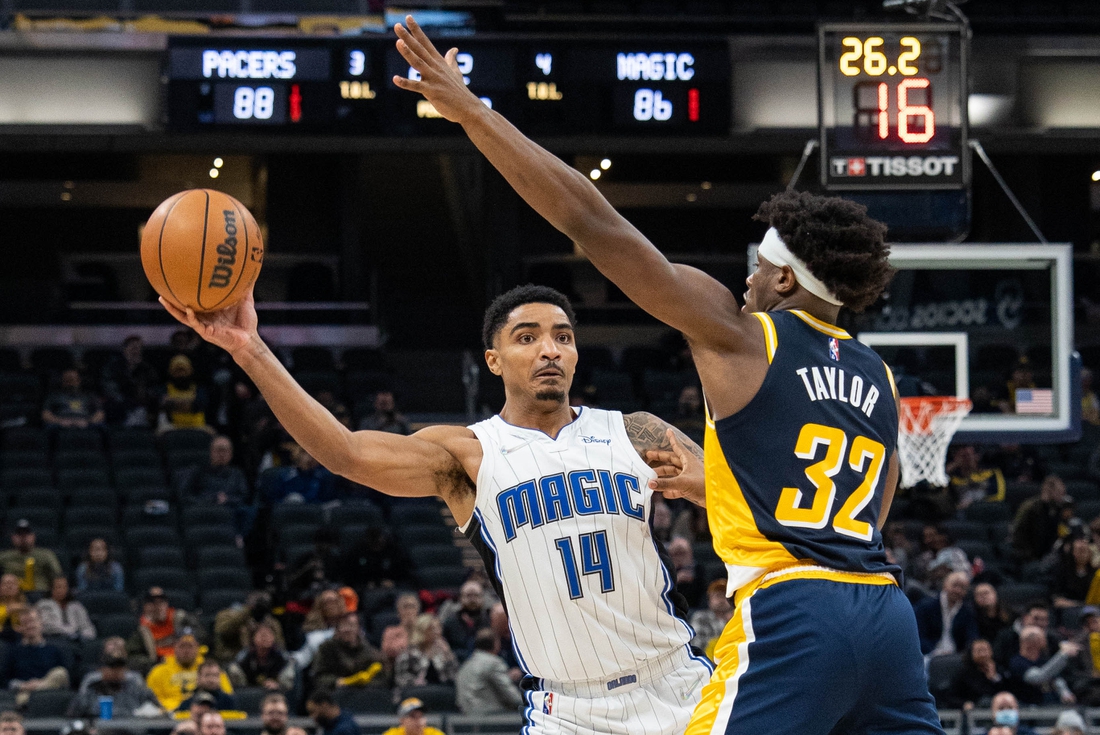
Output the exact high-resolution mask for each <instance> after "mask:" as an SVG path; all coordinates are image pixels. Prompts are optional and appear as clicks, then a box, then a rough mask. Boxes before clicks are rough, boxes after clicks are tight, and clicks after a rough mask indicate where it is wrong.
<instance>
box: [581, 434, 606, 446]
mask: <svg viewBox="0 0 1100 735" xmlns="http://www.w3.org/2000/svg"><path fill="white" fill-rule="evenodd" d="M581 441H582V442H584V443H585V444H606V445H607V446H609V447H610V446H611V439H610V438H607V439H603V438H600V437H598V436H582V437H581Z"/></svg>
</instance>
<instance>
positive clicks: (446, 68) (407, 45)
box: [393, 15, 484, 123]
mask: <svg viewBox="0 0 1100 735" xmlns="http://www.w3.org/2000/svg"><path fill="white" fill-rule="evenodd" d="M406 26H407V27H406ZM393 29H394V31H395V32H396V33H397V50H398V51H399V52H400V53H401V55H402V56H404V57H405V61H407V62H409V66H411V67H412V68H413V69H416V71H417V72H418V73H419V74H420V79H419V80H417V81H414V80H412V79H407V78H405V77H402V76H394V78H393V83H394V84H396V85H397V86H398V87H401V88H402V89H407V90H409V91H410V92H419V93H420V94H422V95H424V98H425V99H426V100H428V101H429V102H431V103H432V106H433V107H435V109H436V111H437V112H439V114H440V115H442V116H443V117H445V118H446V119H448V120H450V121H451V122H456V123H462V122H463V121H464V120H465V119H467V118H468V117H469V116H470V115H471V114H473V113H476V112H479V111H480V109H484V103H483V102H482V101H481V100H479V99H478V98H477V97H476V96H475V95H474V94H473V93H472V92H471V91H470V90H468V89H467V88H466V83H465V82H464V81H463V80H462V72H460V71H459V70H458V63H457V62H456V61H455V57H456V56H457V55H458V49H456V48H452V49H451V50H450V51H448V52H447V55H446V57H444V56H441V55H440V54H439V52H438V51H436V49H435V46H433V45H432V42H431V41H429V40H428V37H427V35H425V34H424V31H423V29H421V27H420V25H419V24H418V23H417V22H416V21H415V20H413V17H412V16H411V15H406V16H405V25H404V26H403V25H401V24H400V23H398V24H397V25H395V26H394V27H393Z"/></svg>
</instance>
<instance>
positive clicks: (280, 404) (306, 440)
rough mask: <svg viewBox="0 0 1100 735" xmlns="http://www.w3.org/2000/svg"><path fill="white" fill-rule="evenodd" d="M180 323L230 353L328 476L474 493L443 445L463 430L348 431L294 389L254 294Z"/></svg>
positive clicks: (181, 316)
mask: <svg viewBox="0 0 1100 735" xmlns="http://www.w3.org/2000/svg"><path fill="white" fill-rule="evenodd" d="M160 301H161V304H163V305H164V308H165V309H167V310H168V311H169V313H171V314H172V316H174V317H175V318H176V319H177V320H179V321H180V322H182V323H183V324H185V325H187V326H189V327H191V328H193V329H194V330H195V331H196V332H198V333H199V336H201V337H202V338H203V339H205V340H206V341H208V342H210V343H211V344H214V345H216V346H218V347H221V348H222V349H224V350H225V351H226V352H228V353H229V354H230V355H231V356H232V357H233V359H234V361H236V363H237V364H238V365H240V366H241V368H242V369H243V370H244V371H245V372H246V373H248V377H249V378H251V379H252V381H253V382H254V383H255V384H256V387H257V388H259V390H260V392H261V393H262V394H263V396H264V398H265V399H266V400H267V403H268V405H269V406H270V407H271V410H272V412H273V413H274V414H275V417H276V418H278V419H279V422H280V423H281V424H282V425H283V427H284V428H285V429H286V430H287V431H288V432H290V435H291V436H292V437H294V440H295V441H297V442H298V443H299V444H300V445H301V446H302V448H303V449H305V450H306V451H307V452H309V454H310V455H311V456H312V457H314V458H315V459H316V460H317V461H318V462H320V463H321V464H322V465H324V466H325V467H327V468H328V469H329V470H331V471H332V472H334V473H336V474H338V475H342V476H344V477H347V478H349V479H351V480H354V481H355V482H358V483H360V484H363V485H368V486H370V487H373V488H375V489H377V490H379V491H381V492H384V493H386V494H388V495H400V496H410V497H413V496H425V495H442V496H444V498H445V499H447V500H450V499H452V496H453V494H454V493H456V492H461V491H463V490H464V489H465V488H467V487H469V488H472V487H473V485H472V483H470V481H469V477H468V476H467V475H466V473H465V471H464V470H463V467H462V464H461V463H460V462H459V461H458V460H457V459H456V458H455V456H454V454H452V453H451V452H450V451H448V450H447V449H446V448H445V447H444V444H446V443H448V442H454V441H455V439H456V438H457V436H456V435H457V433H458V432H462V431H466V430H465V429H462V428H461V427H433V428H432V429H428V430H425V431H422V432H418V433H417V434H414V435H413V436H399V435H396V434H388V433H386V432H381V431H356V432H353V431H350V430H348V429H347V427H345V426H344V425H343V424H341V423H340V422H339V421H337V420H336V417H334V416H333V415H332V414H331V413H330V412H329V411H328V410H327V409H326V408H325V407H324V406H322V405H321V404H320V403H318V402H317V401H316V400H314V398H313V397H312V396H310V395H309V394H308V393H306V391H305V390H304V389H303V388H302V386H300V385H298V383H297V381H295V380H294V378H293V377H292V376H291V375H290V373H289V372H287V370H286V368H285V367H283V365H282V363H280V362H279V360H278V359H277V358H276V357H275V354H274V353H273V352H272V351H271V349H270V348H269V347H268V346H267V345H266V344H265V343H264V341H263V340H262V339H261V338H260V336H259V333H258V332H257V329H256V327H257V319H256V308H255V304H254V302H253V297H252V293H251V291H250V292H249V293H248V295H247V296H245V298H244V299H242V300H241V301H240V302H239V303H238V304H236V305H234V306H231V307H228V308H226V309H222V310H221V311H216V312H212V313H209V314H196V313H195V312H194V311H192V310H191V309H187V310H186V311H183V310H180V309H178V308H176V307H175V306H173V305H172V304H169V303H167V302H166V301H165V300H164V299H161V300H160Z"/></svg>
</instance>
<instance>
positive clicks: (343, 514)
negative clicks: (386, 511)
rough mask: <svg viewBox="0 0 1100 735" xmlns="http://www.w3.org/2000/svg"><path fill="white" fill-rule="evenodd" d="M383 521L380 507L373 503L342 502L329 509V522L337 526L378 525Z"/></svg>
mask: <svg viewBox="0 0 1100 735" xmlns="http://www.w3.org/2000/svg"><path fill="white" fill-rule="evenodd" d="M384 521H385V519H384V518H383V516H382V511H381V509H380V508H379V507H378V506H377V505H374V504H373V503H354V504H344V505H339V506H337V507H335V508H333V509H332V510H331V511H329V522H330V523H331V524H332V525H334V526H337V527H343V526H352V525H354V526H379V525H382V524H383V522H384Z"/></svg>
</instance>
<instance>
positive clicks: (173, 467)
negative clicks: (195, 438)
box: [164, 449, 210, 474]
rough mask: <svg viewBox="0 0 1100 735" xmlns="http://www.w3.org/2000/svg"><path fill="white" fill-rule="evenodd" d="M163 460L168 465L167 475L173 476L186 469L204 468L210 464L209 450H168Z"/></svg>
mask: <svg viewBox="0 0 1100 735" xmlns="http://www.w3.org/2000/svg"><path fill="white" fill-rule="evenodd" d="M164 459H165V463H166V464H167V465H168V472H169V474H174V473H176V472H179V471H180V470H182V469H185V468H187V467H205V466H206V465H207V464H208V463H209V462H210V450H208V449H180V450H170V451H167V452H165V456H164Z"/></svg>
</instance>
